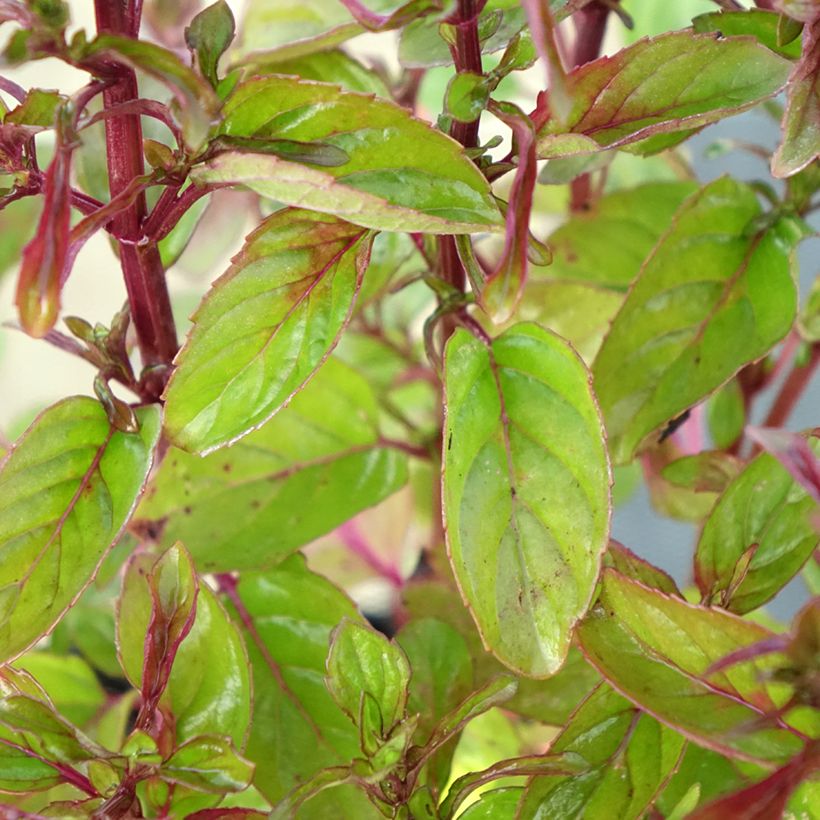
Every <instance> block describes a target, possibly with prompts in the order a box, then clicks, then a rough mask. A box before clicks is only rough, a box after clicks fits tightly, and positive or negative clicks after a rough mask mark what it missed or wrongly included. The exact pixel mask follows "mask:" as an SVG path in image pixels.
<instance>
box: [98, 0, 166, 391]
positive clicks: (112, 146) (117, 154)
mask: <svg viewBox="0 0 820 820" xmlns="http://www.w3.org/2000/svg"><path fill="white" fill-rule="evenodd" d="M141 6H142V3H141V2H140V0H120V2H112V0H94V8H95V12H96V19H97V29H98V30H99V31H100V32H108V33H111V34H118V35H121V36H126V37H136V35H137V32H138V30H139V19H140V12H141ZM109 70H110V72H111V76H112V77H114V78H115V81H114V82H113V83H112V84H111V85H110V86H109V87H107V88H106V89H105V91H104V92H103V105H104V107H105V108H106V109H112V108H115V107H117V106H121V105H123V104H125V103H128V102H131V101H133V100H137V99H139V92H138V89H137V78H136V75H135V74H134V71H133V70H132V69H131V68H128V67H126V66H122V65H112V66H110V68H109ZM105 140H106V153H107V160H108V177H109V189H110V193H111V196H112V197H115V196H117V195H118V194H119V193H121V192H122V191H123V190H125V189H126V188H127V187H128V185H129V184H130V183H131V180H133V179H134V177H137V176H141V175H142V174H143V173H144V166H143V160H142V126H141V123H140V117H139V115H137V114H133V113H127V114H117V115H112V116H110V117H107V118H106V120H105ZM145 212H146V205H145V195H144V194H141V195H140V196H139V197H137V199H136V200H135V201H134V202H133V203H132V205H131V206H130V207H129V208H127V209H125V210H124V211H123V212H122V213H120V214H118V215H117V216H116V217H115V218H114V219H113V220H112V222H111V233H112V234H113V235H114V236H116V237H117V239H118V240H119V247H120V264H121V266H122V272H123V276H124V278H125V287H126V290H127V291H128V302H129V304H130V307H131V317H132V320H133V322H134V327H135V328H136V331H137V339H138V341H139V346H140V353H141V355H142V361H143V365H145V366H146V367H151V366H154V365H170V363H171V361H172V360H173V358H174V355H175V354H176V352H177V349H178V347H179V345H178V344H177V337H176V327H175V325H174V317H173V314H172V312H171V300H170V297H169V295H168V288H167V285H166V282H165V271H164V270H163V267H162V261H161V260H160V256H159V250H158V248H157V246H156V243H154V242H144V241H142V240H143V239H144V233H143V230H142V222H143V219H144V218H145ZM163 382H164V378H163V376H162V374H159V375H158V377H156V378H154V379H152V380H149V381H148V382H147V383H146V384H145V385H144V392H145V396H144V398H146V399H149V400H150V399H154V400H156V399H158V398H159V396H160V394H161V392H162V387H163Z"/></svg>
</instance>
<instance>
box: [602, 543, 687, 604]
mask: <svg viewBox="0 0 820 820" xmlns="http://www.w3.org/2000/svg"><path fill="white" fill-rule="evenodd" d="M604 566H607V567H612V568H613V569H615V570H617V571H618V572H619V573H620V574H621V575H624V576H625V577H627V578H629V579H630V580H632V581H640V583H642V584H643V585H644V586H646V587H649V588H650V589H657V590H659V591H660V592H665V593H667V594H668V595H673V596H676V597H678V598H681V597H683V596H682V595H681V594H680V590H678V587H677V584H676V583H675V582H674V581H673V580H672V578H671V577H670V576H669V575H667V573H665V572H664V571H663V570H662V569H659V568H658V567H656V566H654V565H653V564H650V563H649V562H648V561H644V560H643V558H639V557H638V556H637V555H635V553H634V552H632V551H631V550H628V549H627V548H626V547H625V546H623V544H619V543H618V542H617V541H610V542H609V549H608V550H607V551H606V554H605V555H604Z"/></svg>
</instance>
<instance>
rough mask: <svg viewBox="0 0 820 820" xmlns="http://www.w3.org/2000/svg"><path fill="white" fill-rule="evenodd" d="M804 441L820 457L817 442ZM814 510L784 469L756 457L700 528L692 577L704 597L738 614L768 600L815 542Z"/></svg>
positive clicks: (775, 462)
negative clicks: (740, 568) (701, 528)
mask: <svg viewBox="0 0 820 820" xmlns="http://www.w3.org/2000/svg"><path fill="white" fill-rule="evenodd" d="M809 441H810V444H811V447H812V449H813V451H814V452H815V454H820V438H818V437H812V438H811V439H810V440H809ZM816 510H817V504H816V502H815V501H814V499H812V498H811V497H810V496H809V494H808V493H807V492H806V490H805V489H804V488H803V487H802V486H801V485H800V484H799V483H798V482H797V481H795V480H794V479H793V478H792V477H791V475H789V472H788V471H787V470H786V468H785V467H784V466H783V465H782V464H780V462H779V461H778V460H777V459H776V458H774V457H773V456H771V455H769V454H768V453H761V454H760V455H759V456H758V457H757V458H755V459H754V460H753V461H752V462H750V463H749V464H748V465H747V467H746V469H744V470H743V472H742V473H740V475H738V476H737V477H736V478H735V479H734V480H733V481H732V482H731V483H730V484H729V486H728V487H727V488H726V490H725V492H724V493H723V495H722V496H721V497H720V499H719V500H718V502H717V504H716V505H715V508H714V510H712V513H711V515H710V516H709V518H708V519H707V521H706V524H705V525H704V527H703V532H702V533H701V536H700V541H699V542H698V547H697V552H696V553H695V577H696V578H697V581H698V586H699V587H700V589H701V592H703V594H704V597H705V598H707V599H709V600H711V601H713V602H714V603H716V604H719V605H720V606H722V607H724V608H726V609H730V610H732V611H733V612H739V613H744V612H749V611H750V610H752V609H756V608H757V607H759V606H761V605H763V604H765V603H766V601H768V600H770V599H771V598H773V597H774V596H775V595H776V594H777V593H778V592H779V591H780V589H781V588H782V587H784V586H785V585H786V584H787V583H788V582H789V581H790V580H791V579H792V578H793V577H794V576H795V575H796V574H797V573H798V572H799V571H800V568H801V567H802V566H803V564H805V563H806V561H807V560H808V559H809V557H810V556H811V554H812V553H813V552H814V550H815V548H816V547H817V546H818V543H820V539H819V538H818V533H817V529H816V526H815V525H814V523H813V522H812V519H811V516H812V514H813V513H815V512H816ZM745 555H749V556H750V560H748V563H747V562H746V561H744V556H745ZM739 564H743V565H744V566H743V567H742V572H740V573H739V572H738V565H739Z"/></svg>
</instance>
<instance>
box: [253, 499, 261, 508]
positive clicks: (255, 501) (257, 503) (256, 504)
mask: <svg viewBox="0 0 820 820" xmlns="http://www.w3.org/2000/svg"><path fill="white" fill-rule="evenodd" d="M261 506H262V502H261V501H260V500H259V499H258V498H254V499H253V501H251V509H252V510H258V509H259V508H260V507H261Z"/></svg>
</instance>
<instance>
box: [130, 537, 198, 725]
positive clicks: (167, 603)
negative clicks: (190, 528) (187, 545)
mask: <svg viewBox="0 0 820 820" xmlns="http://www.w3.org/2000/svg"><path fill="white" fill-rule="evenodd" d="M148 586H149V589H150V591H151V620H150V622H149V624H148V634H147V635H146V638H145V654H144V660H143V671H142V694H143V701H144V703H145V704H151V705H152V706H153V707H154V708H155V707H156V705H157V704H158V703H159V699H160V697H161V696H162V693H163V692H164V691H165V687H166V686H167V685H168V678H169V677H170V675H171V667H172V666H173V663H174V658H175V657H176V654H177V651H178V649H179V646H180V644H181V643H182V641H183V640H184V639H185V637H186V636H187V634H188V633H189V632H190V631H191V627H192V626H193V625H194V619H195V617H196V599H197V595H198V593H199V581H198V579H197V576H196V573H195V572H194V568H193V562H192V561H191V557H190V556H189V555H188V553H187V551H186V550H185V549H184V547H183V546H182V545H181V544H175V545H174V546H173V547H171V548H170V549H169V550H168V551H167V552H166V553H165V554H164V555H162V556H161V557H160V558H159V560H158V561H157V562H156V563H155V564H154V566H153V568H152V570H151V574H150V575H149V576H148ZM146 711H147V710H146ZM152 711H153V710H152Z"/></svg>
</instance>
